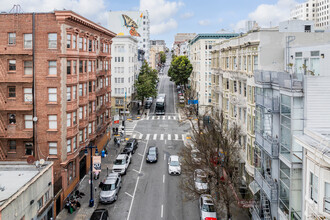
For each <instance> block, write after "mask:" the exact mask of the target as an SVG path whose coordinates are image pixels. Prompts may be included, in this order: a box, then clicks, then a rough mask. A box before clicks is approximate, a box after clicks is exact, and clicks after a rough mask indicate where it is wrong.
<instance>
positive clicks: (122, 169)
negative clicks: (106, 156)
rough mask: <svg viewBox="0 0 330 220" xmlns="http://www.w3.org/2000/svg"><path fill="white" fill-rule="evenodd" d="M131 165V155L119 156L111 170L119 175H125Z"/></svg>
mask: <svg viewBox="0 0 330 220" xmlns="http://www.w3.org/2000/svg"><path fill="white" fill-rule="evenodd" d="M130 163H131V154H119V155H118V156H117V158H116V160H115V162H114V163H113V167H112V170H113V172H115V173H119V174H120V175H125V174H126V172H127V169H128V166H129V165H130Z"/></svg>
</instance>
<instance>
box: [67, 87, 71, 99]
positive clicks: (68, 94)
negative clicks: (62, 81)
mask: <svg viewBox="0 0 330 220" xmlns="http://www.w3.org/2000/svg"><path fill="white" fill-rule="evenodd" d="M66 100H67V101H71V87H67V88H66Z"/></svg>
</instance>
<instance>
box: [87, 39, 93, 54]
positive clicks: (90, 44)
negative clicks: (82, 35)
mask: <svg viewBox="0 0 330 220" xmlns="http://www.w3.org/2000/svg"><path fill="white" fill-rule="evenodd" d="M92 47H93V43H92V40H89V43H88V51H89V52H92Z"/></svg>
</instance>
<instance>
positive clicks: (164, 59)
mask: <svg viewBox="0 0 330 220" xmlns="http://www.w3.org/2000/svg"><path fill="white" fill-rule="evenodd" d="M159 56H160V63H161V64H162V65H164V63H166V54H165V52H164V51H160V52H159Z"/></svg>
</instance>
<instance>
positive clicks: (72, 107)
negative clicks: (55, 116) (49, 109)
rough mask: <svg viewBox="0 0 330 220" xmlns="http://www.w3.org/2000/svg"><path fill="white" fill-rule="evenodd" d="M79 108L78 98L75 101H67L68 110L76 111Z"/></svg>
mask: <svg viewBox="0 0 330 220" xmlns="http://www.w3.org/2000/svg"><path fill="white" fill-rule="evenodd" d="M77 108H78V102H77V100H73V101H68V102H67V103H66V110H67V111H75V110H77Z"/></svg>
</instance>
